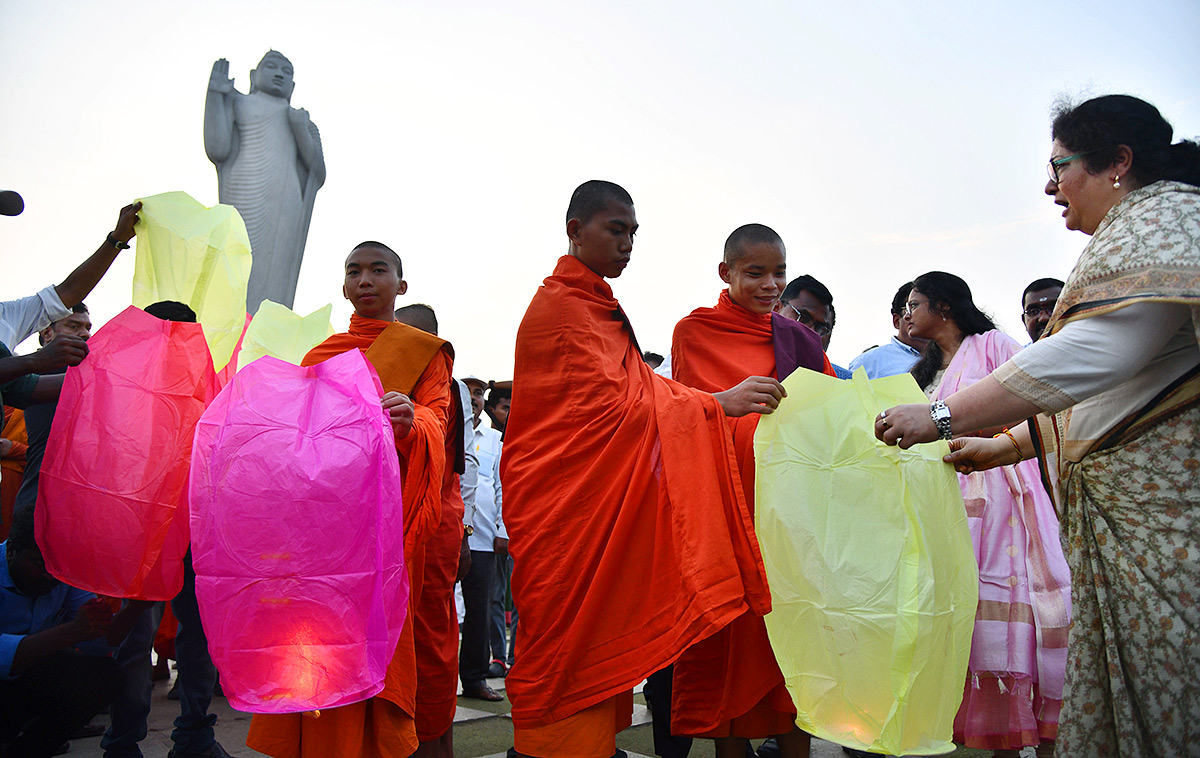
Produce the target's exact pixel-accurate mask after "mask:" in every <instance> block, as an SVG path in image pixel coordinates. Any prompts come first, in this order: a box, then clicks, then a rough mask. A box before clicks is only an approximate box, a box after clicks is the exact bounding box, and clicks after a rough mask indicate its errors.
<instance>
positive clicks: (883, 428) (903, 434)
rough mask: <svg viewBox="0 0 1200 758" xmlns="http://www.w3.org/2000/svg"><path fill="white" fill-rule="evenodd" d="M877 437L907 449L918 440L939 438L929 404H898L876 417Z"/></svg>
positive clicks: (927, 440) (930, 440)
mask: <svg viewBox="0 0 1200 758" xmlns="http://www.w3.org/2000/svg"><path fill="white" fill-rule="evenodd" d="M875 438H876V439H878V440H882V441H883V442H886V443H887V444H889V445H899V446H900V448H901V449H902V450H907V449H909V448H910V447H912V446H913V445H915V444H917V443H918V442H933V441H934V440H936V439H938V438H939V435H938V429H937V425H936V424H934V423H933V418H931V417H930V415H929V406H928V405H920V404H914V405H897V406H896V407H894V408H888V409H887V410H886V411H884V412H882V413H880V414H879V415H878V416H876V417H875Z"/></svg>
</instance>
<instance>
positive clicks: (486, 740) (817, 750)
mask: <svg viewBox="0 0 1200 758" xmlns="http://www.w3.org/2000/svg"><path fill="white" fill-rule="evenodd" d="M172 676H174V672H172ZM488 682H489V684H491V685H492V687H493V688H495V689H496V690H498V691H501V692H503V690H504V680H503V679H490V680H488ZM169 689H170V683H169V682H158V683H156V684H155V687H154V698H153V702H152V705H151V711H150V723H149V734H148V736H147V737H146V739H145V740H143V741H142V743H141V748H142V753H143V755H145V756H146V758H165V756H166V755H167V752H168V751H169V750H170V749H171V725H172V721H173V720H174V719H175V717H176V716H177V715H178V714H179V702H178V701H175V700H168V699H167V691H168V690H169ZM639 689H640V688H639ZM211 710H212V712H214V713H216V714H217V726H216V732H217V740H218V741H219V742H220V743H221V745H222V746H223V747H224V748H225V749H226V750H227V751H228V752H229V753H230V755H233V756H239V758H249V757H250V756H259V755H262V754H261V753H258V752H256V751H254V750H251V749H250V748H248V747H246V732H247V731H248V730H249V728H250V715H249V714H246V713H241V712H239V711H235V710H233V709H232V708H230V707H229V703H228V702H227V701H226V700H225V698H223V697H220V696H217V697H215V698H213V705H212V708H211ZM508 711H509V706H508V701H507V700H504V701H501V702H499V703H485V702H482V701H478V700H468V699H465V698H460V699H459V701H458V712H457V713H456V714H455V717H454V721H455V733H454V734H455V755H456V756H459V758H483V757H485V756H486V758H502V757H503V756H504V751H505V750H506V749H507V748H508V747H509V746H510V745H511V744H512V728H511V722H510V720H509V717H508ZM95 722H96V723H103V724H107V723H108V716H107V715H106V714H101V715H99V716H97V717H96V719H95ZM649 723H650V713H649V711H648V710H647V709H646V707H645V706H644V705H641V704H640V703H639V704H635V706H634V714H633V727H632V728H630V729H628V730H626V731H625V732H623V733H622V734H621V735H620V736H618V746H619V747H623V748H624V749H626V751H627V752H629V755H630V758H643V756H645V753H651V752H652V747H651V746H652V742H651V738H650V736H649V730H650V726H649ZM635 746H637V747H640V748H641V749H642V750H644V751H645V752H644V753H643V752H637V751H636V750H631V749H630V748H633V747H635ZM1027 754H1028V755H1030V756H1032V755H1033V753H1032V748H1030V749H1028V750H1027ZM67 755H68V757H69V758H100V757H101V756H102V755H103V751H102V750H101V749H100V738H99V737H94V738H90V739H82V740H73V741H72V742H71V750H70V752H69V753H67ZM713 755H714V752H713V749H712V742H710V741H707V740H697V741H696V742H695V744H694V746H693V748H692V752H691V756H692V758H712V756H713ZM812 755H813V758H843V756H844V754H843V752H842V750H841V748H840V747H838V746H837V745H834V744H832V743H829V742H824V741H822V740H816V739H814V740H813V750H812ZM950 755H952V756H954V757H955V758H968V757H970V758H974V757H976V756H985V755H987V753H984V752H983V751H976V750H966V749H960V750H957V751H955V752H954V753H951V754H950ZM330 758H336V756H331V757H330Z"/></svg>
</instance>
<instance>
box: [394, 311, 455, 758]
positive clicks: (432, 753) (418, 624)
mask: <svg viewBox="0 0 1200 758" xmlns="http://www.w3.org/2000/svg"><path fill="white" fill-rule="evenodd" d="M396 320H397V321H400V322H402V323H405V324H408V325H409V326H414V327H416V328H418V329H421V330H424V331H426V332H429V333H430V334H433V335H436V334H437V317H436V315H435V314H434V312H433V309H432V308H430V307H429V306H427V305H423V304H419V303H418V304H414V305H407V306H405V307H403V308H400V309H399V310H397V311H396ZM460 386H461V385H460V383H459V382H457V381H453V380H452V381H451V383H450V413H449V418H448V419H447V422H446V468H445V474H444V475H443V477H442V488H441V498H442V520H441V521H440V522H439V523H438V526H437V529H435V530H434V532H433V534H432V535H430V537H429V540H428V542H427V543H426V545H425V565H424V568H423V570H422V573H423V576H424V580H423V587H422V589H421V600H420V603H419V604H418V605H417V606H416V615H415V618H414V619H413V624H414V626H413V636H414V638H415V641H416V654H417V712H416V727H417V739H418V740H419V741H420V746H419V747H418V748H417V751H416V752H415V753H413V758H454V731H453V726H454V713H455V710H456V709H457V707H458V697H457V695H458V611H457V609H456V608H455V606H454V583H455V582H456V581H459V580H461V579H462V576H463V575H464V574H466V572H467V569H469V568H470V561H471V553H470V551H469V550H468V549H467V535H466V534H465V527H464V525H463V517H464V515H465V511H466V504H465V502H464V500H463V490H462V485H461V477H462V475H463V474H464V473H465V471H466V465H465V464H466V460H465V453H466V444H465V442H464V434H465V431H466V424H465V418H466V417H467V416H469V415H470V400H469V399H467V400H466V401H465V402H466V406H465V407H464V405H463V402H464V397H467V398H469V395H466V394H465V393H466V388H465V386H462V389H461V390H460Z"/></svg>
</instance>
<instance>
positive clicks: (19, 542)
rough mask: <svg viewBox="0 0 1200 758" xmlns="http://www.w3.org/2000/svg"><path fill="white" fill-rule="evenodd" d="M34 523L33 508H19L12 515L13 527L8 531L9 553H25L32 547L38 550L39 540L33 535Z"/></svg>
mask: <svg viewBox="0 0 1200 758" xmlns="http://www.w3.org/2000/svg"><path fill="white" fill-rule="evenodd" d="M33 525H34V521H33V508H32V507H25V508H18V509H17V511H16V513H14V514H13V516H12V529H11V530H9V532H8V546H7V548H6V549H7V550H8V554H9V555H16V554H18V553H23V552H25V551H26V550H29V549H30V548H32V549H34V550H38V545H37V540H35V539H34V536H33V532H34V528H33ZM39 552H40V550H39Z"/></svg>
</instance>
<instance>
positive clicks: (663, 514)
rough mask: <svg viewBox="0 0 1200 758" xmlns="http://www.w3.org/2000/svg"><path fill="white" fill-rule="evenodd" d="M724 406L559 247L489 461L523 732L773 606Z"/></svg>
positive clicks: (626, 685)
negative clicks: (677, 373) (670, 367)
mask: <svg viewBox="0 0 1200 758" xmlns="http://www.w3.org/2000/svg"><path fill="white" fill-rule="evenodd" d="M724 419H725V415H724V412H723V411H722V410H721V407H720V405H719V404H718V403H717V401H716V399H715V398H714V397H713V396H712V395H711V394H708V393H705V392H699V391H697V390H693V389H689V388H687V387H684V386H683V385H681V384H678V383H677V382H674V381H671V380H669V379H664V378H663V377H660V376H658V375H656V374H655V373H654V372H653V371H652V370H651V369H650V367H649V366H648V365H647V364H646V363H645V361H643V360H642V357H641V351H640V350H639V348H638V345H637V341H636V340H635V339H634V336H633V333H632V331H631V329H630V328H629V326H628V321H627V319H626V318H625V314H624V313H623V312H622V311H621V308H620V305H619V304H618V303H617V301H616V299H615V298H614V297H613V294H612V289H611V288H610V287H609V286H608V284H607V283H606V282H605V281H604V280H603V279H602V278H601V277H600V276H599V275H598V274H596V273H594V272H593V271H592V270H591V269H589V268H588V267H587V266H585V265H584V264H583V263H581V262H580V261H579V260H577V259H576V258H573V257H570V256H564V257H563V258H561V259H560V260H559V261H558V265H557V266H556V268H555V270H554V274H553V275H552V276H550V277H549V278H548V279H546V280H545V282H544V284H543V286H542V287H541V288H539V290H538V291H537V294H535V295H534V298H533V301H532V302H531V303H530V305H529V309H528V310H527V311H526V313H525V318H524V319H523V321H522V322H521V327H520V330H519V331H518V333H517V345H516V361H515V365H514V379H513V398H512V411H511V413H510V415H509V420H508V425H507V428H506V431H505V443H504V457H503V459H502V462H501V477H502V479H503V481H504V488H505V504H504V518H505V523H506V525H507V527H508V533H509V540H510V541H509V549H510V551H511V552H512V555H513V565H514V571H513V578H512V585H513V598H514V603H515V605H516V606H517V607H518V608H519V609H520V611H521V624H520V626H519V627H518V629H519V631H518V639H517V648H518V651H519V652H518V655H517V662H516V665H515V666H514V667H513V670H512V672H511V673H510V674H509V676H508V678H507V680H506V688H507V690H508V695H509V697H510V699H511V700H512V704H513V709H512V718H513V724H514V727H515V728H516V730H517V731H518V734H520V732H521V730H523V729H535V728H538V727H544V726H547V725H550V724H553V723H555V722H558V721H562V720H563V719H565V718H566V717H569V716H571V715H572V714H575V713H578V712H581V711H583V710H585V709H587V708H589V707H590V706H593V705H596V704H597V703H600V702H602V701H605V700H607V699H609V698H612V697H614V696H616V695H618V694H619V693H622V692H625V691H628V690H631V689H632V688H633V687H634V686H635V685H636V684H637V683H638V682H640V681H642V680H643V679H644V678H645V677H646V676H647V675H649V674H651V673H653V672H654V671H657V670H659V669H661V668H662V667H664V666H665V665H667V664H668V663H670V662H672V661H673V660H674V659H675V658H676V657H678V655H679V654H680V653H681V652H682V651H683V650H684V649H685V648H687V647H688V645H690V644H692V643H694V642H696V641H697V640H700V639H703V638H705V637H707V636H708V635H710V634H712V633H713V632H715V631H717V630H718V629H720V628H721V627H723V626H725V625H726V624H728V623H729V622H730V621H732V620H733V619H734V618H736V617H737V616H739V615H740V614H742V613H744V612H745V611H746V610H747V609H748V608H749V609H752V610H753V611H754V613H756V614H759V615H761V614H764V613H766V612H768V611H769V610H770V594H769V591H768V590H767V586H766V580H765V576H764V570H763V567H762V556H761V554H760V553H759V549H758V543H757V541H756V539H755V537H754V532H753V526H752V523H751V519H750V512H749V509H748V508H747V505H746V501H745V497H744V495H743V491H742V488H741V486H739V483H738V482H737V479H736V477H737V473H736V468H735V465H736V464H735V462H734V458H733V448H732V445H731V438H730V435H729V430H728V428H727V427H726V426H725V422H724ZM623 721H624V720H623V719H617V720H610V723H612V724H614V726H613V727H612V728H613V729H614V730H615V728H616V727H615V724H620V723H623ZM519 739H520V737H518V740H519ZM518 744H522V743H520V742H518ZM526 749H527V748H522V750H523V751H524V750H526ZM534 754H535V755H536V754H538V753H534Z"/></svg>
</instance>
